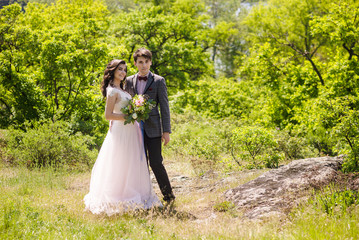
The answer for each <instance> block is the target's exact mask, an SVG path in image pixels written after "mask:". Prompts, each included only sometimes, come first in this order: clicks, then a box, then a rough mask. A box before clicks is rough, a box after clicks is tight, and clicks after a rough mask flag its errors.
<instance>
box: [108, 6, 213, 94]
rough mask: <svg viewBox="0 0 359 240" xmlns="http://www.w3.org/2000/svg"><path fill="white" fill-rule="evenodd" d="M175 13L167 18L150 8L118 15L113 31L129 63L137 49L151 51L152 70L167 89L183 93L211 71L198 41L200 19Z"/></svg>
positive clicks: (200, 28) (156, 7)
mask: <svg viewBox="0 0 359 240" xmlns="http://www.w3.org/2000/svg"><path fill="white" fill-rule="evenodd" d="M193 7H196V5H195V4H193ZM177 10H178V11H176V10H175V9H174V10H173V11H172V12H171V14H166V13H165V12H164V10H163V8H162V7H161V6H152V7H150V8H148V9H146V11H134V12H131V13H128V14H125V15H121V16H120V18H119V19H118V21H117V22H118V25H117V26H118V27H117V28H115V29H114V30H113V31H114V32H115V33H116V34H117V36H118V38H119V39H120V41H121V42H122V43H123V44H124V45H125V46H126V47H127V49H129V52H128V55H127V56H126V60H127V61H128V62H130V63H132V62H133V59H132V54H133V52H134V51H135V50H136V49H137V48H139V47H146V48H148V49H150V50H151V51H152V54H153V61H152V66H151V69H152V71H153V72H154V73H157V74H160V75H161V76H163V77H165V78H166V79H167V85H168V87H169V88H170V89H183V88H184V87H185V86H186V84H187V82H188V80H190V79H192V80H194V79H198V78H199V77H200V76H202V75H203V74H206V73H211V71H212V69H211V66H212V65H211V62H210V61H209V58H208V54H207V53H206V52H205V51H204V50H203V49H202V48H201V45H200V42H199V39H198V38H197V35H198V34H200V33H201V30H202V29H203V28H204V26H203V19H202V18H200V17H198V16H197V17H194V16H193V13H186V12H183V11H181V9H177Z"/></svg>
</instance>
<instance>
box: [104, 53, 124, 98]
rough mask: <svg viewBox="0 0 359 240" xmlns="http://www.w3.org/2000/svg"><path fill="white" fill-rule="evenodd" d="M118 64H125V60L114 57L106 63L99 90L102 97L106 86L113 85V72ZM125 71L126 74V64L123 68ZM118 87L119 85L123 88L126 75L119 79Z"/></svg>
mask: <svg viewBox="0 0 359 240" xmlns="http://www.w3.org/2000/svg"><path fill="white" fill-rule="evenodd" d="M120 64H125V65H126V62H125V61H124V60H118V59H114V60H112V61H111V62H109V63H108V64H107V67H106V70H105V73H104V74H103V80H102V82H101V92H102V95H103V96H104V97H106V88H107V87H108V85H110V86H112V87H113V79H114V74H115V71H116V69H117V68H118V66H119V65H120ZM125 72H126V75H127V65H126V68H125ZM120 87H121V89H123V90H125V87H126V76H125V78H124V79H123V80H122V81H121V84H120Z"/></svg>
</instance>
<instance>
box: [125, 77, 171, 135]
mask: <svg viewBox="0 0 359 240" xmlns="http://www.w3.org/2000/svg"><path fill="white" fill-rule="evenodd" d="M136 84H137V74H135V75H132V76H129V77H127V78H126V91H127V92H129V93H130V94H131V96H132V97H133V96H134V95H135V94H138V93H137V85H136ZM143 94H144V95H147V96H148V97H149V99H153V100H154V101H156V106H155V107H154V108H153V109H152V111H151V112H150V114H149V115H150V116H149V118H148V119H147V120H146V121H145V122H144V130H145V131H146V134H147V136H148V137H150V138H153V137H161V136H162V132H169V133H171V122H170V109H169V104H168V96H167V86H166V81H165V79H164V78H163V77H161V76H159V75H156V74H153V73H152V72H150V73H149V75H148V79H147V83H146V87H145V90H144V92H143ZM158 107H159V108H160V111H161V116H160V113H159V110H158Z"/></svg>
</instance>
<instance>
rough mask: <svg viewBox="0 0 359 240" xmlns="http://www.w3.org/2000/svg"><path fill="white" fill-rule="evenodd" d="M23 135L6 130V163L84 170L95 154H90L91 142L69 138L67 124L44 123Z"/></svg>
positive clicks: (85, 138) (89, 139)
mask: <svg viewBox="0 0 359 240" xmlns="http://www.w3.org/2000/svg"><path fill="white" fill-rule="evenodd" d="M25 129H26V130H25V131H21V130H15V129H10V130H9V131H7V132H6V135H5V140H6V149H5V155H6V159H7V160H8V161H9V162H10V163H12V164H15V165H25V166H26V167H29V168H33V167H47V166H51V167H54V168H59V167H65V168H69V169H82V168H84V167H85V168H88V167H90V166H91V165H92V163H93V161H94V160H95V158H96V154H97V151H96V150H90V149H89V147H90V146H91V145H92V144H93V141H92V138H91V137H88V136H84V135H82V134H81V133H76V134H71V131H70V127H69V124H67V123H66V122H63V121H57V122H55V123H53V122H51V121H45V122H43V123H41V124H38V125H35V126H33V127H31V126H30V125H29V124H28V125H27V126H26V127H25Z"/></svg>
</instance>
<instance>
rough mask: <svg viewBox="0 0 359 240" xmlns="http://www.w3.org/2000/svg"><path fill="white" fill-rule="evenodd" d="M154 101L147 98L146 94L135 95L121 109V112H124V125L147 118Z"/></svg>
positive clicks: (154, 103)
mask: <svg viewBox="0 0 359 240" xmlns="http://www.w3.org/2000/svg"><path fill="white" fill-rule="evenodd" d="M155 105H156V102H155V101H153V100H152V99H148V96H147V95H137V94H136V95H135V96H134V97H133V98H132V100H131V101H130V103H129V104H128V105H127V106H126V107H124V108H122V109H121V111H122V113H124V114H126V117H125V125H126V124H128V123H134V122H135V121H138V122H140V121H144V120H146V119H148V118H149V113H150V112H151V110H152V108H154V107H155Z"/></svg>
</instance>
